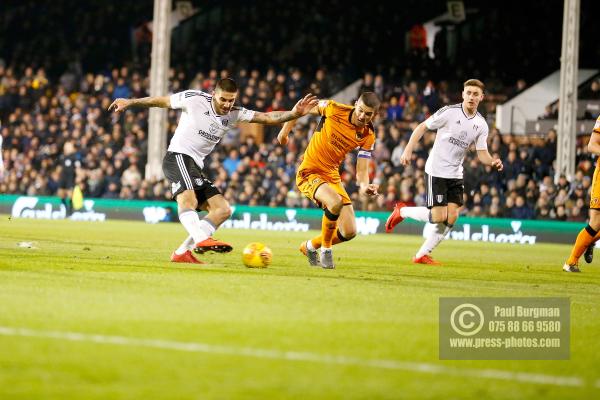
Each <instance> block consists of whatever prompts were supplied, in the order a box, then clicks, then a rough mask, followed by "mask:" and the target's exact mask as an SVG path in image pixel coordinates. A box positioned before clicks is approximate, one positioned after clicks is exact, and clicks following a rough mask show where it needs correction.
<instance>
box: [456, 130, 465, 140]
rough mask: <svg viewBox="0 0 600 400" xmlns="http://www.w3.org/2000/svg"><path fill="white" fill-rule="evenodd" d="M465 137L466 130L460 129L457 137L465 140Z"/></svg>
mask: <svg viewBox="0 0 600 400" xmlns="http://www.w3.org/2000/svg"><path fill="white" fill-rule="evenodd" d="M466 137H467V131H461V132H460V135H459V136H458V138H459V139H460V140H465V138H466Z"/></svg>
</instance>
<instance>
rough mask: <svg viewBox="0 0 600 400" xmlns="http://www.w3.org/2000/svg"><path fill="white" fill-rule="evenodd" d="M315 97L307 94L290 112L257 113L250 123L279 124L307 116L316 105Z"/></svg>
mask: <svg viewBox="0 0 600 400" xmlns="http://www.w3.org/2000/svg"><path fill="white" fill-rule="evenodd" d="M317 102H318V100H317V97H316V96H313V95H312V94H307V95H306V96H304V97H303V98H302V99H300V100H299V101H298V102H297V103H296V105H295V106H294V108H292V109H291V111H271V112H268V113H263V112H257V113H255V114H254V118H252V121H250V122H256V123H259V124H269V125H271V124H281V123H284V122H287V121H291V120H293V119H297V118H300V117H302V116H304V115H306V114H308V113H309V112H310V111H311V110H312V109H313V108H314V107H315V106H316V105H317Z"/></svg>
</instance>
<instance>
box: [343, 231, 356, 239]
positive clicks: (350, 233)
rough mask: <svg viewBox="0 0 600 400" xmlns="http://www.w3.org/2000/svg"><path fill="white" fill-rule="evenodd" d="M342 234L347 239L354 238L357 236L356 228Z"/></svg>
mask: <svg viewBox="0 0 600 400" xmlns="http://www.w3.org/2000/svg"><path fill="white" fill-rule="evenodd" d="M342 236H343V237H344V239H346V241H348V240H352V239H354V238H355V237H356V230H352V231H347V232H343V233H342Z"/></svg>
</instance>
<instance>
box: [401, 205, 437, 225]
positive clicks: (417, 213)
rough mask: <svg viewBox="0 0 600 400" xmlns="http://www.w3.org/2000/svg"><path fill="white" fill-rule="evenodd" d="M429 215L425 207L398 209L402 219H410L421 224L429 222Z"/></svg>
mask: <svg viewBox="0 0 600 400" xmlns="http://www.w3.org/2000/svg"><path fill="white" fill-rule="evenodd" d="M430 213H431V212H430V211H429V209H428V208H427V207H402V208H401V209H400V216H401V217H402V218H411V219H414V220H416V221H422V222H429V214H430Z"/></svg>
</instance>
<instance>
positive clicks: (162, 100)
mask: <svg viewBox="0 0 600 400" xmlns="http://www.w3.org/2000/svg"><path fill="white" fill-rule="evenodd" d="M130 107H146V108H149V107H160V108H169V107H171V99H170V97H169V96H155V97H142V98H140V99H121V98H119V99H116V100H115V101H113V102H112V104H111V105H110V106H108V111H114V112H116V113H120V112H123V111H125V110H126V109H128V108H130Z"/></svg>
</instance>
